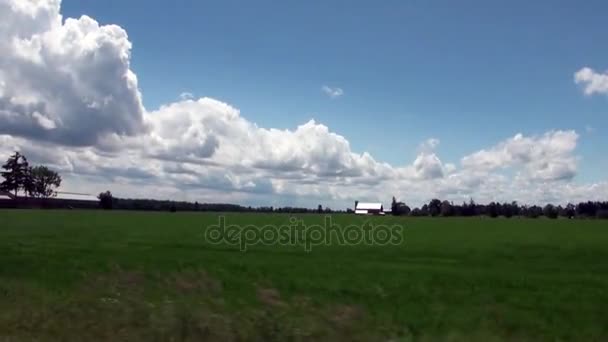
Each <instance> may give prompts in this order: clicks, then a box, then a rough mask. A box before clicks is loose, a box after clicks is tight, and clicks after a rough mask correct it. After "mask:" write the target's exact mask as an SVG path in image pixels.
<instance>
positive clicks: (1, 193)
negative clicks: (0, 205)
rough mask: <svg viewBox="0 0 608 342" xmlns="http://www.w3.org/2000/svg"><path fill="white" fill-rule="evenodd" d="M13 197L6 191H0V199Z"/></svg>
mask: <svg viewBox="0 0 608 342" xmlns="http://www.w3.org/2000/svg"><path fill="white" fill-rule="evenodd" d="M10 199H13V196H12V195H11V194H9V193H8V192H4V191H0V200H10Z"/></svg>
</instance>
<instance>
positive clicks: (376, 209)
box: [355, 202, 384, 215]
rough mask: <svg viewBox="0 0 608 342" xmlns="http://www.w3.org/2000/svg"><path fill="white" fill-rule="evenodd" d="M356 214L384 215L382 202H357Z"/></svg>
mask: <svg viewBox="0 0 608 342" xmlns="http://www.w3.org/2000/svg"><path fill="white" fill-rule="evenodd" d="M355 214H357V215H384V207H383V206H382V203H366V202H357V204H356V207H355Z"/></svg>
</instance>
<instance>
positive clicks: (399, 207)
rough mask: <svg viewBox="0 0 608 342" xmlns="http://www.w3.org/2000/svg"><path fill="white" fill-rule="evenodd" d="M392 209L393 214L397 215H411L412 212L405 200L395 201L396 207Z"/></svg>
mask: <svg viewBox="0 0 608 342" xmlns="http://www.w3.org/2000/svg"><path fill="white" fill-rule="evenodd" d="M391 210H392V214H393V215H395V216H402V215H403V216H406V215H409V214H410V212H411V211H412V210H411V209H410V207H408V206H407V204H405V203H403V202H397V203H395V206H394V208H392V209H391Z"/></svg>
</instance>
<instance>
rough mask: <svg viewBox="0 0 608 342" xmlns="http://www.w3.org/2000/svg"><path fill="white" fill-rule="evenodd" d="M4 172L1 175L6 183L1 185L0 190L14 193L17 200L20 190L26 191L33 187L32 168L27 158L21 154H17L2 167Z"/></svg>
mask: <svg viewBox="0 0 608 342" xmlns="http://www.w3.org/2000/svg"><path fill="white" fill-rule="evenodd" d="M2 169H3V170H4V171H2V172H0V175H2V177H4V181H3V182H2V183H0V190H3V191H8V192H13V193H14V194H15V198H16V197H17V193H18V191H19V190H24V191H26V190H27V189H29V188H30V187H31V178H30V167H29V164H28V162H27V158H25V156H24V155H22V154H21V153H19V152H15V154H13V155H12V156H10V157H9V158H8V160H7V161H6V163H5V164H4V165H2Z"/></svg>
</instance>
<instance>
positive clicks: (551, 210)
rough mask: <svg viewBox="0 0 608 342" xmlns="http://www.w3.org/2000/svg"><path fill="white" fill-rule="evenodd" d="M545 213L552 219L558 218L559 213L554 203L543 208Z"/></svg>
mask: <svg viewBox="0 0 608 342" xmlns="http://www.w3.org/2000/svg"><path fill="white" fill-rule="evenodd" d="M543 215H545V216H546V217H548V218H550V219H556V218H557V215H558V212H557V208H555V206H554V205H553V204H547V205H546V206H545V207H544V208H543Z"/></svg>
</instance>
